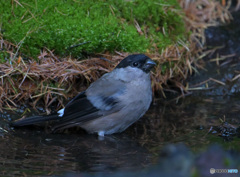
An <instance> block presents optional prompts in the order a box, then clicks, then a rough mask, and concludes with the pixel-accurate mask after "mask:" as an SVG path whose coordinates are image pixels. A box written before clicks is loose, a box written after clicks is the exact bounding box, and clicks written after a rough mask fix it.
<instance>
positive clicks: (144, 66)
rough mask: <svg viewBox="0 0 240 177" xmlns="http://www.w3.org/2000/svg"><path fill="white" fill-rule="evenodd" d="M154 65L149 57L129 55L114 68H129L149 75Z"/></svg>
mask: <svg viewBox="0 0 240 177" xmlns="http://www.w3.org/2000/svg"><path fill="white" fill-rule="evenodd" d="M155 65H156V63H155V62H154V61H153V60H152V59H151V58H149V57H147V56H146V55H143V54H136V55H129V56H127V57H126V58H124V59H123V60H122V61H121V62H120V63H119V64H118V65H117V66H116V68H126V67H128V66H131V67H133V68H139V69H141V70H143V71H144V72H146V73H149V72H150V70H151V69H152V68H153V67H154V66H155Z"/></svg>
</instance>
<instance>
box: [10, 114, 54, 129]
mask: <svg viewBox="0 0 240 177" xmlns="http://www.w3.org/2000/svg"><path fill="white" fill-rule="evenodd" d="M57 119H59V117H58V114H50V115H47V116H32V117H27V118H23V119H18V120H16V121H14V122H11V123H10V126H12V127H22V126H26V125H32V124H38V123H42V122H46V121H52V120H57Z"/></svg>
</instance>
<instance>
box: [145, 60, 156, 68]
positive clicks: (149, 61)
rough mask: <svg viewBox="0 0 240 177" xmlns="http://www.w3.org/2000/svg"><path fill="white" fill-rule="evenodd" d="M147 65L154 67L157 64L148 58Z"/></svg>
mask: <svg viewBox="0 0 240 177" xmlns="http://www.w3.org/2000/svg"><path fill="white" fill-rule="evenodd" d="M145 65H149V66H151V68H152V67H154V66H155V65H156V63H155V62H154V61H153V60H151V59H148V60H147V62H146V63H145Z"/></svg>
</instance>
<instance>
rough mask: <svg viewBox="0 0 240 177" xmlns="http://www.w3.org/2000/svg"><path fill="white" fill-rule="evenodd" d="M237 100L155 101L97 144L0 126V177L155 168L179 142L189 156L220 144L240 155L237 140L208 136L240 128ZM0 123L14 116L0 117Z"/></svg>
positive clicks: (81, 137)
mask: <svg viewBox="0 0 240 177" xmlns="http://www.w3.org/2000/svg"><path fill="white" fill-rule="evenodd" d="M239 100H240V98H239V97H236V96H234V97H231V96H228V97H227V98H224V97H222V96H212V97H209V96H208V97H203V96H194V95H191V96H187V97H185V98H183V99H180V100H178V101H176V100H168V101H166V100H156V99H155V101H154V102H153V104H152V106H151V108H150V110H149V111H148V112H147V114H146V115H145V116H144V117H143V118H142V119H140V120H139V121H138V122H137V123H135V124H134V125H133V126H131V127H130V128H128V129H127V130H126V131H125V132H123V133H121V134H116V135H111V136H106V137H105V138H104V139H98V137H97V136H96V135H87V134H85V133H84V132H82V131H76V130H74V131H72V132H70V133H58V134H51V133H46V131H45V130H44V128H41V127H28V128H20V129H13V130H12V129H10V128H9V127H8V125H7V123H6V121H2V122H1V127H2V128H3V129H2V130H1V143H0V171H1V173H0V176H24V175H28V176H34V175H36V176H42V175H62V174H65V173H66V172H78V173H80V172H81V173H82V172H86V173H89V172H113V171H119V170H120V171H138V170H141V169H144V168H146V167H149V166H151V165H153V164H155V163H157V160H158V155H159V153H160V150H161V149H162V147H163V146H164V145H166V144H169V143H178V142H183V143H184V144H186V145H187V146H188V147H189V148H190V149H191V151H193V152H196V153H197V152H199V151H202V150H205V149H206V148H207V146H208V145H210V144H214V143H219V144H221V145H222V146H224V148H225V149H233V150H238V151H239V150H240V148H239V138H237V137H234V139H233V140H232V141H230V142H226V141H225V140H224V139H222V138H221V137H219V136H218V135H216V134H211V133H208V131H209V129H210V127H211V125H219V122H220V118H221V119H225V120H226V121H228V122H229V123H232V124H235V125H239V122H240V117H239V110H240V109H239V107H240V101H239ZM1 117H2V118H4V120H8V119H9V118H10V117H11V118H12V119H15V118H16V117H18V115H17V114H11V115H10V114H7V113H5V114H2V115H1Z"/></svg>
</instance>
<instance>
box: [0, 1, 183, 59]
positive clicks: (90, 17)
mask: <svg viewBox="0 0 240 177" xmlns="http://www.w3.org/2000/svg"><path fill="white" fill-rule="evenodd" d="M19 3H21V5H19V4H17V3H16V1H1V2H0V14H1V17H0V19H1V21H2V33H3V37H4V39H7V40H10V41H11V42H13V43H15V44H18V43H19V42H20V41H21V40H23V44H22V46H21V49H20V51H21V52H24V53H26V54H28V55H31V56H35V57H36V56H37V54H39V53H40V50H41V49H42V48H44V47H47V48H48V49H50V50H55V52H56V53H57V54H60V55H64V54H69V53H71V54H72V55H74V56H78V55H81V54H83V53H96V52H103V51H114V50H118V51H128V52H145V51H146V50H147V49H149V50H151V48H152V47H153V44H155V45H156V46H157V47H158V48H159V49H160V50H161V49H162V48H165V47H166V46H168V45H170V44H172V43H173V42H175V41H176V40H177V39H178V38H179V37H180V38H184V35H185V31H184V24H183V22H182V19H181V17H180V16H179V15H178V13H177V12H176V9H179V6H178V3H177V1H176V0H170V1H167V2H166V1H163V0H152V1H149V0H128V1H127V0H119V1H112V0H81V1H73V0H59V1H54V0H41V1H32V0H21V1H19ZM135 20H136V21H137V22H138V24H139V25H140V27H141V29H142V31H145V32H146V34H147V35H140V34H139V33H138V32H137V30H136V27H135V22H134V21H135ZM163 29H164V31H165V32H164V33H163ZM74 45H76V46H75V47H72V48H71V47H70V46H74ZM69 47H70V48H69Z"/></svg>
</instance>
